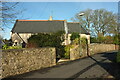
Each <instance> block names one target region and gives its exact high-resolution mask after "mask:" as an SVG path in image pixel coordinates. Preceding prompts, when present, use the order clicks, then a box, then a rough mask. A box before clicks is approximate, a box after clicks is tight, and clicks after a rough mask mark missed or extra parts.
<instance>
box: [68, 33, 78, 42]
mask: <svg viewBox="0 0 120 80" xmlns="http://www.w3.org/2000/svg"><path fill="white" fill-rule="evenodd" d="M76 38H80V35H79V33H76V32H73V33H72V34H71V36H70V40H71V41H73V40H75V39H76Z"/></svg>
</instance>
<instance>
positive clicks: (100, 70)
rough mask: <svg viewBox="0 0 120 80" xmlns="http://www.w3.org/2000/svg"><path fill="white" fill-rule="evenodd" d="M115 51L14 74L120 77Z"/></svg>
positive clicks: (24, 75)
mask: <svg viewBox="0 0 120 80" xmlns="http://www.w3.org/2000/svg"><path fill="white" fill-rule="evenodd" d="M115 57H116V51H114V52H106V53H100V54H96V55H93V56H91V57H87V58H83V59H79V60H75V61H69V62H67V63H64V64H61V65H57V66H54V67H51V68H46V69H41V70H36V71H32V72H29V73H25V74H22V75H17V76H14V78H15V77H17V78H65V79H68V80H69V79H70V78H72V79H77V78H108V77H109V78H120V74H118V73H119V70H118V68H119V67H118V65H117V64H116V63H115V62H114V61H115Z"/></svg>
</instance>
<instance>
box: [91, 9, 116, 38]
mask: <svg viewBox="0 0 120 80" xmlns="http://www.w3.org/2000/svg"><path fill="white" fill-rule="evenodd" d="M92 27H93V28H94V30H95V32H96V34H97V35H98V36H99V35H102V36H104V35H106V34H110V33H116V30H117V15H116V14H113V13H112V12H109V11H107V10H105V9H97V10H94V12H93V14H92Z"/></svg>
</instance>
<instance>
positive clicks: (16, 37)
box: [11, 33, 33, 44]
mask: <svg viewBox="0 0 120 80" xmlns="http://www.w3.org/2000/svg"><path fill="white" fill-rule="evenodd" d="M31 35H33V34H32V33H18V34H17V33H12V34H11V39H12V41H13V42H17V43H18V44H21V43H23V41H24V42H25V43H27V39H28V38H30V37H31ZM19 36H20V37H21V38H22V39H21V38H20V37H19Z"/></svg>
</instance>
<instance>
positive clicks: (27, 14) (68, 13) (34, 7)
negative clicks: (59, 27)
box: [2, 2, 118, 39]
mask: <svg viewBox="0 0 120 80" xmlns="http://www.w3.org/2000/svg"><path fill="white" fill-rule="evenodd" d="M101 8H102V9H106V10H107V11H111V12H113V13H118V2H20V3H19V6H17V7H16V10H23V9H25V10H24V11H23V13H21V14H19V15H18V19H29V20H48V19H49V16H53V19H54V20H67V21H68V22H71V18H72V17H74V16H75V14H76V13H78V12H80V11H83V10H86V9H92V10H95V9H101ZM13 26H14V23H11V24H9V27H10V28H6V30H5V31H4V32H3V33H2V35H3V37H4V38H6V39H10V31H11V29H12V28H13Z"/></svg>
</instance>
